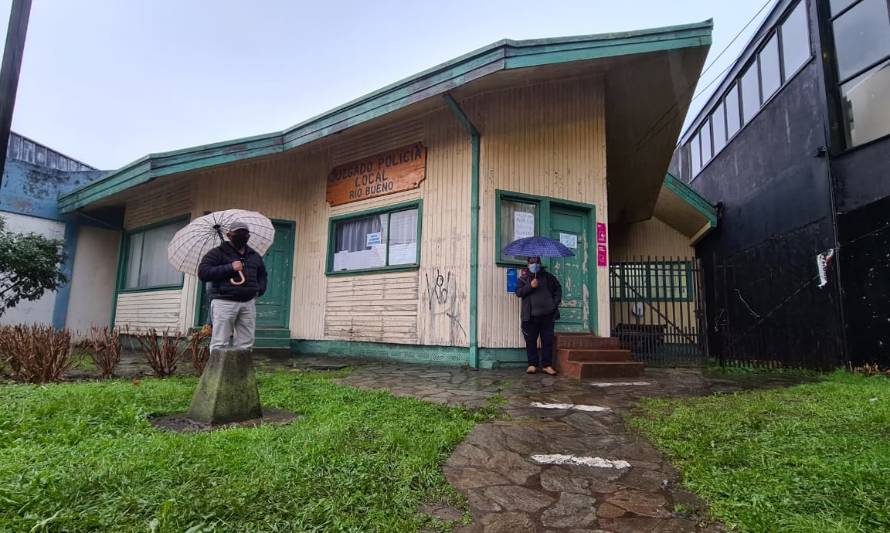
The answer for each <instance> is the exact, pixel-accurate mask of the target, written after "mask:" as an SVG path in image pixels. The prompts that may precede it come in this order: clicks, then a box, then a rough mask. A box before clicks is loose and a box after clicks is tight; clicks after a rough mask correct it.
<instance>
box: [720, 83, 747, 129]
mask: <svg viewBox="0 0 890 533" xmlns="http://www.w3.org/2000/svg"><path fill="white" fill-rule="evenodd" d="M723 105H724V106H725V107H726V132H727V138H729V137H732V136H733V135H735V132H737V131H739V128H741V127H742V123H741V121H742V119H741V114H740V113H739V86H738V85H736V84H733V86H732V89H730V90H729V92H728V93H726V98H725V99H724V104H723Z"/></svg>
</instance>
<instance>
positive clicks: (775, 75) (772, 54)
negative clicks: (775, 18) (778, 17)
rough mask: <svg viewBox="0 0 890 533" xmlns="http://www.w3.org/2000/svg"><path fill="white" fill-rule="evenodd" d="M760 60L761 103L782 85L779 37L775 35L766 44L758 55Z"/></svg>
mask: <svg viewBox="0 0 890 533" xmlns="http://www.w3.org/2000/svg"><path fill="white" fill-rule="evenodd" d="M758 57H759V58H760V87H761V89H762V91H761V92H762V93H763V99H762V101H763V102H766V101H767V100H768V99H769V97H770V96H772V95H774V94H775V93H776V91H778V90H779V87H780V86H781V85H782V72H781V70H779V35H778V34H775V35H773V37H772V38H771V39H770V40H769V41H767V42H766V46H764V47H763V50H761V51H760V54H758Z"/></svg>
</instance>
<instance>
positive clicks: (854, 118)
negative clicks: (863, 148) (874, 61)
mask: <svg viewBox="0 0 890 533" xmlns="http://www.w3.org/2000/svg"><path fill="white" fill-rule="evenodd" d="M841 94H842V96H843V110H844V123H845V126H846V127H845V132H846V141H847V146H851V147H852V146H859V145H860V144H865V143H867V142H869V141H873V140H875V139H878V138H881V137H883V136H884V135H888V134H890V103H888V102H890V61H888V62H886V63H884V64H883V65H880V66H878V67H877V68H874V69H872V70H870V71H868V72H866V73H865V74H863V75H861V76H859V77H857V78H854V79H852V80H850V81H849V82H847V83H845V84H843V85H841Z"/></svg>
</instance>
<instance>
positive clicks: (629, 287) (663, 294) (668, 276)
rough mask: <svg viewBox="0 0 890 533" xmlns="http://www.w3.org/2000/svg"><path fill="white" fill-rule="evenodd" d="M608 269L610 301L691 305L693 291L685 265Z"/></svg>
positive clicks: (656, 263) (634, 264)
mask: <svg viewBox="0 0 890 533" xmlns="http://www.w3.org/2000/svg"><path fill="white" fill-rule="evenodd" d="M610 268H611V269H612V272H613V275H611V276H609V278H610V280H611V287H610V291H611V293H612V300H613V301H619V302H691V301H692V298H693V293H694V290H695V288H694V286H693V283H692V263H691V262H689V261H649V262H620V263H613V264H612V265H611V266H610Z"/></svg>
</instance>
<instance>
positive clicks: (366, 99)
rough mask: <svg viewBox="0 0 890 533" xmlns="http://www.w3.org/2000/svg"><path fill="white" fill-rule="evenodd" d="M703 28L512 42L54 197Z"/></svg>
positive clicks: (646, 48)
mask: <svg viewBox="0 0 890 533" xmlns="http://www.w3.org/2000/svg"><path fill="white" fill-rule="evenodd" d="M712 28H713V24H712V22H711V21H710V20H708V21H705V22H700V23H695V24H686V25H681V26H670V27H664V28H654V29H647V30H639V31H631V32H621V33H605V34H599V35H584V36H576V37H558V38H552V39H534V40H525V41H513V40H509V39H505V40H502V41H498V42H496V43H494V44H491V45H489V46H486V47H484V48H480V49H479V50H476V51H474V52H470V53H468V54H465V55H463V56H460V57H458V58H455V59H453V60H451V61H448V62H446V63H442V64H441V65H438V66H435V67H433V68H430V69H428V70H425V71H423V72H420V73H418V74H415V75H414V76H411V77H409V78H406V79H403V80H401V81H398V82H396V83H393V84H392V85H389V86H386V87H384V88H382V89H379V90H377V91H374V92H372V93H370V94H368V95H365V96H363V97H361V98H358V99H356V100H353V101H351V102H348V103H346V104H344V105H342V106H340V107H337V108H334V109H332V110H330V111H328V112H326V113H323V114H321V115H318V116H316V117H313V118H310V119H309V120H306V121H304V122H301V123H300V124H297V125H296V126H293V127H292V128H288V129H286V130H284V131H281V132H275V133H269V134H265V135H258V136H255V137H248V138H243V139H236V140H232V141H224V142H220V143H215V144H208V145H203V146H197V147H193V148H186V149H183V150H175V151H172V152H163V153H158V154H149V155H147V156H145V157H143V158H141V159H139V160H137V161H134V162H132V163H130V164H129V165H126V166H124V167H122V168H120V169H118V170H115V171H113V172H111V173H110V174H109V175H108V176H106V177H105V178H103V179H101V180H98V181H96V182H93V183H91V184H89V185H87V186H85V187H82V188H80V189H77V190H75V191H72V192H70V193H67V194H65V195H62V196H61V197H60V198H59V209H60V211H62V212H63V213H67V212H71V211H74V210H77V209H80V208H82V207H85V206H87V205H90V204H92V203H94V202H97V201H99V200H102V199H103V198H106V197H108V196H111V195H113V194H116V193H119V192H121V191H124V190H126V189H129V188H132V187H135V186H138V185H141V184H143V183H147V182H149V181H152V180H154V179H157V178H160V177H162V176H167V175H170V174H176V173H180V172H186V171H190V170H197V169H202V168H207V167H212V166H216V165H222V164H226V163H232V162H235V161H240V160H244V159H249V158H254V157H261V156H266V155H270V154H276V153H281V152H285V151H288V150H292V149H294V148H297V147H299V146H302V145H305V144H307V143H310V142H313V141H316V140H318V139H322V138H324V137H327V136H328V135H332V134H334V133H339V132H341V131H344V130H346V129H348V128H351V127H354V126H357V125H359V124H363V123H365V122H368V121H371V120H374V119H377V118H380V117H382V116H384V115H386V114H388V113H392V112H394V111H396V110H399V109H402V108H404V107H407V106H409V105H411V104H414V103H417V102H420V101H422V100H426V99H428V98H431V97H433V96H437V95H441V94H444V93H447V92H448V91H451V90H453V89H456V88H458V87H460V86H463V85H466V84H467V83H470V82H471V81H474V80H477V79H479V78H482V77H484V76H487V75H490V74H493V73H495V72H499V71H503V70H511V69H519V68H526V67H536V66H543V65H555V64H560V63H568V62H572V61H586V60H591V59H602V58H608V57H617V56H623V55H631V54H645V53H652V52H665V51H670V50H679V49H683V48H690V47H701V46H708V45H710V44H711V30H712Z"/></svg>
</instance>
